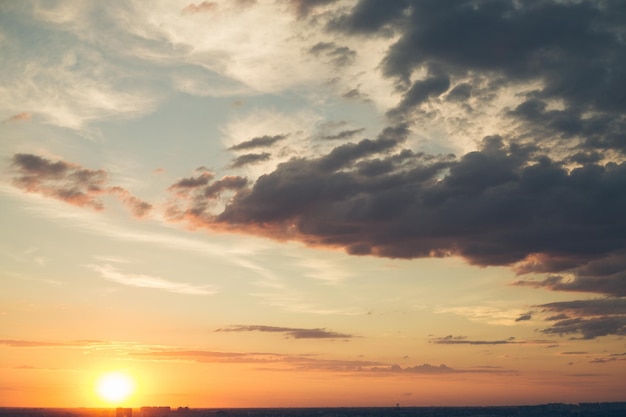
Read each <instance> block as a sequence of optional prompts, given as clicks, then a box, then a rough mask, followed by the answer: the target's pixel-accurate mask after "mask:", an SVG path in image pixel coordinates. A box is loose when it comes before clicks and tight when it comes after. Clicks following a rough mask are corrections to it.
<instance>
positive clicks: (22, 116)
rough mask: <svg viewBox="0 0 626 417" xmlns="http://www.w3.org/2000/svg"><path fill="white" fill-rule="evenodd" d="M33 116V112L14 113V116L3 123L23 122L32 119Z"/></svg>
mask: <svg viewBox="0 0 626 417" xmlns="http://www.w3.org/2000/svg"><path fill="white" fill-rule="evenodd" d="M32 117H33V115H32V114H30V113H26V112H22V113H18V114H14V115H13V116H11V117H9V118H7V119H5V120H3V121H2V124H5V123H11V122H23V121H27V120H30V119H31V118H32Z"/></svg>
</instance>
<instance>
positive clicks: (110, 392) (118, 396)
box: [96, 372, 135, 404]
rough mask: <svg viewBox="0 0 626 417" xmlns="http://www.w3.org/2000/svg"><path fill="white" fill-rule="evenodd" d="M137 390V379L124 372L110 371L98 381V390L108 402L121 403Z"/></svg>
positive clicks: (101, 396)
mask: <svg viewBox="0 0 626 417" xmlns="http://www.w3.org/2000/svg"><path fill="white" fill-rule="evenodd" d="M133 391H135V381H134V380H133V378H132V377H131V376H130V375H128V374H126V373H124V372H108V373H106V374H103V375H102V376H101V377H100V378H98V381H97V382H96V392H97V393H98V395H99V396H100V398H101V399H103V400H104V401H106V402H109V403H113V404H119V403H121V402H123V401H124V400H126V399H127V398H128V397H130V396H131V395H132V393H133Z"/></svg>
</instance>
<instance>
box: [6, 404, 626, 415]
mask: <svg viewBox="0 0 626 417" xmlns="http://www.w3.org/2000/svg"><path fill="white" fill-rule="evenodd" d="M119 416H123V417H535V416H536V417H624V416H626V402H613V403H581V404H560V403H558V404H544V405H532V406H501V407H340V408H227V409H207V408H188V407H184V408H183V407H180V408H171V409H170V408H169V407H159V408H152V409H151V408H149V407H144V408H143V409H133V410H128V409H126V410H121V409H120V410H116V409H95V408H71V409H61V408H0V417H119Z"/></svg>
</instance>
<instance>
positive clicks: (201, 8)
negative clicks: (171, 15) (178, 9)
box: [182, 1, 217, 14]
mask: <svg viewBox="0 0 626 417" xmlns="http://www.w3.org/2000/svg"><path fill="white" fill-rule="evenodd" d="M216 9H217V3H215V2H212V1H203V2H202V3H200V4H199V5H197V6H196V5H195V4H193V3H191V4H189V5H188V6H186V7H185V8H184V9H183V11H182V14H196V13H209V12H213V11H215V10H216Z"/></svg>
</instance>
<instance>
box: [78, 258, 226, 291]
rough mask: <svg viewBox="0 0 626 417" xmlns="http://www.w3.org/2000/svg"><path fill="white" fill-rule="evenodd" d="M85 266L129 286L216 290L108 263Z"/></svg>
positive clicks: (176, 289)
mask: <svg viewBox="0 0 626 417" xmlns="http://www.w3.org/2000/svg"><path fill="white" fill-rule="evenodd" d="M87 266H88V267H89V269H91V270H93V271H95V272H97V273H99V274H100V275H101V276H102V277H103V278H104V279H106V280H109V281H112V282H115V283H118V284H122V285H127V286H130V287H139V288H151V289H155V290H162V291H167V292H172V293H177V294H188V295H213V294H215V293H216V292H217V290H216V289H215V288H214V287H212V286H211V285H192V284H187V283H182V282H175V281H170V280H166V279H163V278H161V277H156V276H152V275H146V274H133V273H125V272H121V271H119V270H117V269H116V268H115V267H113V266H112V265H109V264H104V265H87Z"/></svg>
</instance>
